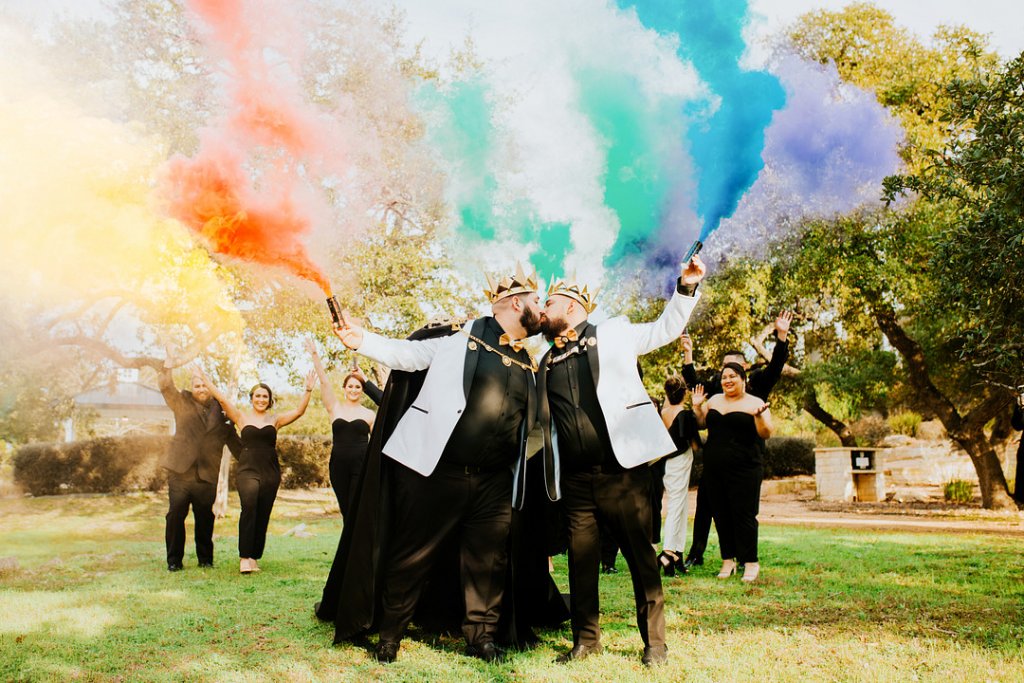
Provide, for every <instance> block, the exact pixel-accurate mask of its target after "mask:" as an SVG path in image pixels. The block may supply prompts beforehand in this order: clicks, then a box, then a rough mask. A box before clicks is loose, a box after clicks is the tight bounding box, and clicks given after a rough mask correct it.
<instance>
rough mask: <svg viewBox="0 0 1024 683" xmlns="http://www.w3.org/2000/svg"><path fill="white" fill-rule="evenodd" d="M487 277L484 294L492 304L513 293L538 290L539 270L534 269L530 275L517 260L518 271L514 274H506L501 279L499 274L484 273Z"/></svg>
mask: <svg viewBox="0 0 1024 683" xmlns="http://www.w3.org/2000/svg"><path fill="white" fill-rule="evenodd" d="M484 276H485V277H486V278H487V289H485V290H484V294H485V295H486V296H487V299H488V301H490V302H491V303H492V304H493V303H497V302H498V301H501V300H502V299H504V298H505V297H507V296H512V295H513V294H522V293H523V292H536V291H537V270H536V269H534V271H533V272H532V273H530V274H529V275H527V274H526V271H524V270H523V264H521V263H519V262H518V261H517V262H516V272H515V273H514V274H513V275H506V276H504V277H501V278H500V279H499V276H498V275H492V274H490V273H484Z"/></svg>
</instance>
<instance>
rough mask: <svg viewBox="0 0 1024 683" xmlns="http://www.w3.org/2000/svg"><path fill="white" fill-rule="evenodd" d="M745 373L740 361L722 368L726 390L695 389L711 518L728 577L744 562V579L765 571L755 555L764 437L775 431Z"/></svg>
mask: <svg viewBox="0 0 1024 683" xmlns="http://www.w3.org/2000/svg"><path fill="white" fill-rule="evenodd" d="M746 386H747V374H746V371H745V370H744V369H743V366H742V365H740V364H738V363H726V364H725V365H724V366H723V368H722V393H721V394H716V395H714V396H712V397H711V398H710V399H707V398H705V393H704V387H703V386H702V385H700V384H698V385H697V386H696V387H694V390H693V412H694V414H695V415H696V417H697V424H698V425H700V426H707V430H708V440H707V443H706V444H704V473H703V475H702V476H705V477H708V476H710V477H711V479H710V484H711V490H712V492H713V494H714V495H713V501H714V502H713V506H712V513H711V514H712V517H713V519H714V520H715V529H717V530H718V543H719V546H720V547H721V551H722V571H721V572H719V574H718V578H720V579H725V578H728V577H730V576H732V575H733V574H735V573H736V563H737V560H738V561H739V563H740V564H743V565H744V569H743V580H744V581H754V580H756V579H757V577H758V574H759V573H760V571H761V565H760V563H759V562H758V558H757V512H758V507H759V505H760V499H761V478H762V475H763V461H762V455H761V452H762V449H761V444H760V440H761V439H767V438H768V437H770V436H771V435H772V431H773V429H774V428H773V426H772V418H771V413H770V412H769V411H768V404H767V403H765V402H764V401H762V400H761V399H759V398H758V397H756V396H754V395H752V394H748V393H747V392H746Z"/></svg>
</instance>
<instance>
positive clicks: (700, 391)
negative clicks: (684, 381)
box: [690, 384, 708, 408]
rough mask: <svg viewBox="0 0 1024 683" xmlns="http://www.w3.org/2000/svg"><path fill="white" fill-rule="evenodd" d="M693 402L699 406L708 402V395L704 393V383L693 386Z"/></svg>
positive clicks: (695, 405) (694, 405)
mask: <svg viewBox="0 0 1024 683" xmlns="http://www.w3.org/2000/svg"><path fill="white" fill-rule="evenodd" d="M690 400H691V401H692V402H693V407H694V408H698V407H700V406H702V405H704V403H706V402H707V400H708V399H707V396H706V395H705V393H704V385H703V384H698V385H697V386H695V387H694V388H693V396H692V398H691V399H690Z"/></svg>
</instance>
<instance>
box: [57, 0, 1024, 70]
mask: <svg viewBox="0 0 1024 683" xmlns="http://www.w3.org/2000/svg"><path fill="white" fill-rule="evenodd" d="M47 1H48V2H52V3H57V2H64V1H66V0H47ZM395 4H396V5H398V6H399V7H402V8H403V9H404V10H405V11H406V12H407V15H408V19H409V24H410V34H418V35H421V36H425V37H426V46H425V47H426V49H427V50H428V51H429V52H435V53H446V52H447V46H449V45H458V44H460V43H461V42H462V39H463V37H464V36H465V35H466V34H467V33H469V32H474V30H475V29H477V28H479V27H480V26H481V24H482V23H483V22H482V21H481V18H482V17H483V16H484V15H486V13H488V12H490V11H492V7H486V6H483V7H482V5H484V3H480V2H479V1H478V0H434V1H432V2H425V1H424V0H398V2H396V3H395ZM848 4H851V0H752V1H751V3H750V8H751V10H752V12H753V13H754V14H756V15H759V17H760V19H759V21H757V23H756V25H755V26H754V27H753V31H752V34H753V36H754V37H766V36H769V35H771V34H773V33H775V32H777V31H778V30H779V29H780V28H782V27H784V26H786V25H787V24H789V23H790V22H792V21H793V20H794V19H796V18H797V17H798V16H800V15H801V14H803V13H805V12H809V11H813V10H817V9H830V10H836V9H841V8H842V7H844V6H846V5H848ZM873 4H875V5H876V6H878V7H881V8H882V9H885V10H887V11H888V12H889V13H891V14H892V15H893V16H894V17H895V18H896V21H897V22H898V23H899V24H900V25H903V26H905V27H907V28H908V29H910V30H912V31H913V32H914V33H916V34H918V35H919V36H920V37H922V38H927V37H928V36H930V35H931V34H932V32H933V31H934V30H935V28H936V27H938V26H939V25H941V24H965V25H967V26H969V27H970V28H973V29H974V30H976V31H979V32H982V33H988V34H990V35H991V38H992V45H993V47H994V48H995V49H996V50H997V51H998V52H999V53H1000V54H1001V55H1002V56H1003V57H1007V58H1009V57H1014V56H1016V55H1017V54H1020V52H1021V51H1024V3H1021V2H1019V1H1017V0H972V1H971V2H968V1H967V0H877V1H876V2H874V3H873ZM488 23H489V22H488ZM412 37H413V35H410V38H412ZM751 42H756V40H755V41H751ZM477 47H478V48H479V49H480V52H481V54H483V55H487V53H488V48H487V46H486V45H484V44H480V43H478V44H477Z"/></svg>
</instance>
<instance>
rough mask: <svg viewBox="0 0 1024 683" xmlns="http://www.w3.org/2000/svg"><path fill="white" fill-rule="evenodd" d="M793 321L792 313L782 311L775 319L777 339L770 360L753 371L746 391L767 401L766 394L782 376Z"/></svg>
mask: <svg viewBox="0 0 1024 683" xmlns="http://www.w3.org/2000/svg"><path fill="white" fill-rule="evenodd" d="M792 321H793V314H792V313H790V312H789V311H783V312H782V313H780V314H779V317H778V318H776V319H775V337H776V339H777V340H778V341H777V342H776V343H775V348H774V349H772V357H771V360H770V361H768V365H767V366H765V367H764V368H763V369H761V370H758V371H757V372H755V373H753V374H752V375H751V377H750V388H749V389H748V391H749V392H750V393H751V394H753V395H754V396H757V397H758V398H760V399H762V400H764V401H767V400H768V394H770V393H771V392H772V389H774V388H775V385H776V384H778V382H779V378H781V377H782V370H783V368H785V367H786V361H787V360H789V326H790V324H791V323H792Z"/></svg>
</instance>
